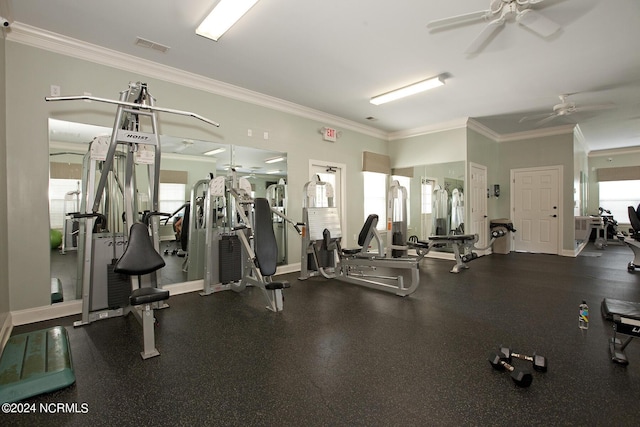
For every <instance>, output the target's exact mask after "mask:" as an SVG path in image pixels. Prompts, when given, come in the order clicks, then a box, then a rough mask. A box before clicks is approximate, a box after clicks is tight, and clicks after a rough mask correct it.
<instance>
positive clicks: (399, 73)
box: [0, 0, 640, 150]
mask: <svg viewBox="0 0 640 427" xmlns="http://www.w3.org/2000/svg"><path fill="white" fill-rule="evenodd" d="M494 1H495V0H494ZM505 1H506V0H505ZM0 2H9V3H8V4H5V7H6V6H7V5H8V6H9V7H10V11H9V13H10V14H11V16H10V17H9V19H10V20H13V21H15V24H16V25H20V23H22V24H27V25H30V26H33V27H37V28H41V29H44V30H48V31H51V32H54V33H58V34H62V35H65V36H68V37H72V38H75V39H79V40H83V41H86V42H89V43H92V44H95V45H99V46H103V47H106V48H109V49H113V50H116V51H120V52H124V53H127V54H130V55H135V56H138V57H140V58H144V59H147V60H151V61H154V62H157V63H161V64H165V65H168V66H171V67H175V68H179V69H183V70H187V71H189V72H192V73H196V74H200V75H203V76H206V77H208V78H211V79H215V80H218V81H221V82H225V83H228V84H231V85H235V86H239V87H241V88H245V89H249V90H251V91H255V92H258V93H261V94H266V95H269V96H272V97H275V98H279V99H283V100H286V101H289V102H292V103H295V104H299V105H301V106H304V107H307V108H311V109H314V110H318V111H321V112H324V113H329V114H331V115H334V116H337V117H340V118H344V119H348V120H350V121H353V122H357V123H359V124H362V125H366V126H369V127H372V128H376V129H379V130H382V131H384V132H388V133H389V137H390V138H392V139H393V138H394V137H395V136H401V135H407V134H411V133H417V132H419V131H421V130H427V129H445V128H447V127H449V126H451V124H453V123H463V122H464V120H465V119H466V118H467V117H471V118H473V119H474V120H475V121H476V122H477V123H479V124H480V125H481V126H484V127H486V128H488V129H489V130H490V132H492V133H494V134H497V135H499V136H504V137H507V138H508V136H509V135H512V134H514V133H517V132H526V131H536V130H538V129H539V128H537V127H535V125H534V123H535V121H529V122H524V123H519V119H520V118H521V117H523V116H525V115H530V114H536V113H543V112H551V111H552V107H553V106H554V105H555V104H557V103H559V102H560V100H559V99H558V96H559V95H560V94H573V95H571V96H570V97H569V99H570V100H571V101H574V102H575V103H576V104H577V106H581V105H591V104H601V103H609V102H611V103H614V104H615V108H612V109H608V110H603V111H600V112H592V113H589V114H587V113H577V114H575V115H572V116H569V117H568V118H559V119H557V120H554V121H552V122H550V123H548V124H547V125H546V126H562V125H564V126H566V125H567V124H569V123H577V124H579V127H580V130H581V132H582V134H583V135H584V137H585V140H586V144H587V145H588V148H589V149H590V150H602V149H610V148H621V147H632V146H640V49H638V47H637V43H638V41H639V40H640V1H638V0H544V1H542V2H540V3H538V4H536V5H535V6H533V7H534V8H535V9H536V10H537V11H539V13H540V14H543V15H544V16H546V17H547V18H549V19H551V20H553V21H555V22H556V23H558V24H559V25H560V26H561V30H560V31H559V32H557V33H555V34H553V35H552V36H550V37H548V38H543V37H540V36H538V35H537V34H535V33H533V32H532V31H530V30H529V29H527V28H525V27H523V26H521V25H519V24H517V23H515V22H507V23H506V25H505V26H504V28H503V29H502V30H500V31H499V32H498V33H497V34H496V35H495V36H494V37H492V38H490V39H489V40H488V42H487V43H486V44H485V45H484V46H483V47H482V48H481V49H480V51H479V52H478V53H476V54H472V55H468V54H465V53H464V51H465V49H466V47H467V46H468V45H469V44H470V43H471V41H472V40H474V39H475V37H476V36H477V35H478V34H479V33H480V31H481V30H482V29H483V27H484V26H485V25H486V23H485V22H482V21H479V22H475V23H470V24H465V25H457V26H455V27H453V28H448V29H445V30H438V31H431V32H430V31H429V30H428V29H427V27H426V24H427V23H428V22H429V21H431V20H436V19H441V18H446V17H449V16H453V15H459V14H464V13H467V12H474V11H478V10H486V9H488V8H489V5H490V3H491V1H490V0H458V1H452V0H428V1H427V0H394V1H393V2H390V1H382V0H366V1H365V0H362V1H355V0H323V1H315V2H314V1H301V0H261V1H259V2H258V4H257V5H256V6H254V7H253V9H251V10H250V11H249V12H248V13H247V14H246V15H245V16H244V17H243V18H242V20H241V21H240V22H238V23H237V24H236V25H235V26H234V27H232V28H231V30H230V31H229V32H228V33H226V34H225V35H224V36H222V38H221V39H220V40H219V41H218V42H213V41H210V40H207V39H205V38H202V37H200V36H197V35H196V34H195V32H194V30H195V28H196V27H197V25H198V24H199V23H200V21H201V20H202V19H203V18H204V16H205V15H206V14H207V13H208V12H209V11H210V10H211V9H212V7H213V6H214V4H215V3H216V0H181V1H174V0H135V1H131V0H109V1H97V0H85V1H77V0H20V1H13V2H11V0H0ZM137 37H142V38H145V39H148V40H151V41H153V42H156V43H160V44H163V45H166V46H168V47H170V49H169V51H168V52H167V53H160V52H158V51H156V50H152V49H146V48H142V47H140V46H137V45H136V44H135V41H136V38H137ZM441 74H446V75H447V76H448V77H447V79H446V85H445V86H443V87H440V88H437V89H434V90H432V91H429V92H425V93H423V94H420V95H416V96H413V97H411V98H406V99H404V100H399V101H395V102H392V103H389V104H385V105H381V106H374V105H372V104H370V103H369V98H371V97H372V96H374V95H378V94H381V93H384V92H387V91H389V90H392V89H394V88H397V87H401V86H404V85H407V84H410V83H413V82H416V81H419V80H423V79H425V78H428V77H432V76H436V75H441ZM367 117H373V118H375V120H368V119H367ZM223 125H224V124H223Z"/></svg>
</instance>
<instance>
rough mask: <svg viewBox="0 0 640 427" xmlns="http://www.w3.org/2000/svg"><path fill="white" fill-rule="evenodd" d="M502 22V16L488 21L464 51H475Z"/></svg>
mask: <svg viewBox="0 0 640 427" xmlns="http://www.w3.org/2000/svg"><path fill="white" fill-rule="evenodd" d="M504 22H505V20H504V18H499V19H496V20H493V21H491V22H489V23H488V24H487V26H486V27H484V29H483V30H482V31H481V32H480V34H478V37H476V39H475V40H474V41H473V42H471V44H470V45H469V46H468V47H467V49H466V50H465V51H464V52H465V53H475V52H476V51H477V50H478V49H480V47H482V45H483V44H484V43H485V42H486V41H487V40H489V38H490V37H491V36H492V35H493V34H494V33H495V32H496V31H497V30H498V29H499V28H501V27H502V26H503V25H504Z"/></svg>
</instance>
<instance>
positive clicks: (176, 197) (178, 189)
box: [158, 182, 187, 213]
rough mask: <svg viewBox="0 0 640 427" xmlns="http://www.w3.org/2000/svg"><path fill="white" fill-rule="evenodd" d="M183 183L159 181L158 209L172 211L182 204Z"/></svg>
mask: <svg viewBox="0 0 640 427" xmlns="http://www.w3.org/2000/svg"><path fill="white" fill-rule="evenodd" d="M186 187H187V186H186V185H185V184H175V183H167V182H161V183H160V188H159V190H158V209H159V210H160V212H166V213H173V212H175V211H177V210H178V209H179V208H180V206H182V205H183V204H184V197H185V191H186Z"/></svg>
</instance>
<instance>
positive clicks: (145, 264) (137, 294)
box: [113, 222, 169, 359]
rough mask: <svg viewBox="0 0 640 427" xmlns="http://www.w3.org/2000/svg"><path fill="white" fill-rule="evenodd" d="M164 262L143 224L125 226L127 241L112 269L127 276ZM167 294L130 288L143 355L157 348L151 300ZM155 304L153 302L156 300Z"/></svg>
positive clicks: (161, 264)
mask: <svg viewBox="0 0 640 427" xmlns="http://www.w3.org/2000/svg"><path fill="white" fill-rule="evenodd" d="M164 266H165V262H164V259H162V256H160V254H159V253H158V252H157V251H156V250H155V248H154V247H153V244H152V243H151V239H150V238H149V230H148V228H147V226H146V225H144V224H143V223H141V222H137V223H135V224H133V225H132V226H131V229H130V230H129V241H128V242H127V246H126V248H125V250H124V253H123V254H122V256H121V257H120V258H119V259H118V261H117V262H116V265H115V267H114V269H113V271H114V272H116V273H120V274H126V275H128V276H138V284H140V283H141V281H140V276H142V275H144V274H149V273H153V272H154V271H156V270H159V269H161V268H162V267H164ZM168 298H169V291H166V290H163V289H158V288H155V287H145V288H138V289H136V290H134V291H133V292H131V295H130V296H129V302H130V304H131V305H132V306H133V307H134V310H133V312H134V314H135V315H136V318H137V319H138V321H140V323H141V324H142V334H143V336H144V350H143V351H142V352H141V353H140V355H141V356H142V358H143V359H148V358H150V357H154V356H158V355H159V354H160V352H158V350H157V349H156V346H155V332H154V330H153V327H154V323H155V318H154V317H153V310H154V308H156V307H154V303H158V302H160V301H164V300H166V299H168ZM156 305H157V304H156Z"/></svg>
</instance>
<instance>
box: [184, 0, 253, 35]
mask: <svg viewBox="0 0 640 427" xmlns="http://www.w3.org/2000/svg"><path fill="white" fill-rule="evenodd" d="M256 3H258V0H220V1H219V2H218V4H217V5H216V7H214V8H213V10H212V11H211V13H209V15H208V16H207V17H206V18H204V21H202V23H201V24H200V25H199V26H198V28H196V34H198V35H199V36H202V37H206V38H208V39H211V40H213V41H218V39H219V38H220V37H222V35H223V34H224V33H226V32H227V30H228V29H229V28H231V27H232V26H233V24H235V23H236V22H238V20H239V19H240V18H242V17H243V16H244V14H245V13H247V12H248V11H249V9H251V8H252V7H253V6H254V5H255V4H256Z"/></svg>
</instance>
